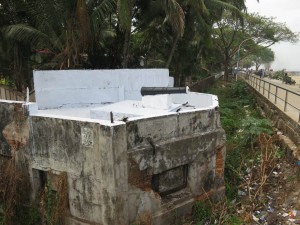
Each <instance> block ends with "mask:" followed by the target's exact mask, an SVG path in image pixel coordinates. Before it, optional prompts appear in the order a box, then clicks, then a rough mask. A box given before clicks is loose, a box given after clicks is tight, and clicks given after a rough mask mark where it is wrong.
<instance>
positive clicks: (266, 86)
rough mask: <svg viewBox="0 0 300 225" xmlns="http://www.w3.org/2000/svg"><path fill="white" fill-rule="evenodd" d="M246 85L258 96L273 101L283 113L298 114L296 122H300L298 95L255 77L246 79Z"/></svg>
mask: <svg viewBox="0 0 300 225" xmlns="http://www.w3.org/2000/svg"><path fill="white" fill-rule="evenodd" d="M247 80H248V83H249V84H250V85H251V86H252V87H253V88H254V89H256V90H257V91H258V92H259V93H260V94H262V95H263V96H265V97H266V98H268V99H269V101H271V102H272V101H273V102H274V104H275V105H278V107H279V108H280V106H281V108H282V110H283V111H284V112H288V111H291V110H292V111H294V112H296V113H297V114H298V116H297V117H298V122H300V94H299V93H297V92H295V91H291V90H288V89H286V88H284V87H281V86H279V85H276V84H274V83H272V82H268V81H267V80H265V79H261V78H259V77H257V76H255V75H249V76H248V77H247Z"/></svg>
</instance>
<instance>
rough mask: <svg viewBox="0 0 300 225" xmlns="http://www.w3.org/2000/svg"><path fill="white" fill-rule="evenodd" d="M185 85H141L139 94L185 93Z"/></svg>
mask: <svg viewBox="0 0 300 225" xmlns="http://www.w3.org/2000/svg"><path fill="white" fill-rule="evenodd" d="M186 93H187V88H186V87H142V88H141V95H142V96H145V95H161V94H186Z"/></svg>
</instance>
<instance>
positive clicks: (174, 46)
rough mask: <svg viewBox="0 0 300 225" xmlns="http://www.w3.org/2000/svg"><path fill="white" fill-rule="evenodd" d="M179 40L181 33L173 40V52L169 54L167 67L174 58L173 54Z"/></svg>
mask: <svg viewBox="0 0 300 225" xmlns="http://www.w3.org/2000/svg"><path fill="white" fill-rule="evenodd" d="M178 41H179V35H176V38H175V40H174V42H173V46H172V49H171V52H170V54H169V58H168V61H167V62H166V66H165V67H166V68H169V67H170V64H171V61H172V58H173V55H174V53H175V50H176V46H177V42H178Z"/></svg>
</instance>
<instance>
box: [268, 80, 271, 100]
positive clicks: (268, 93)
mask: <svg viewBox="0 0 300 225" xmlns="http://www.w3.org/2000/svg"><path fill="white" fill-rule="evenodd" d="M270 91H271V83H269V90H268V99H270Z"/></svg>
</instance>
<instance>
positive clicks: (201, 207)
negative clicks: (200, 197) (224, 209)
mask: <svg viewBox="0 0 300 225" xmlns="http://www.w3.org/2000/svg"><path fill="white" fill-rule="evenodd" d="M211 214H212V209H211V206H210V204H209V203H208V202H201V201H198V202H196V203H195V205H194V206H193V219H194V221H195V222H196V225H204V224H206V222H207V221H209V220H210V218H211Z"/></svg>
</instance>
